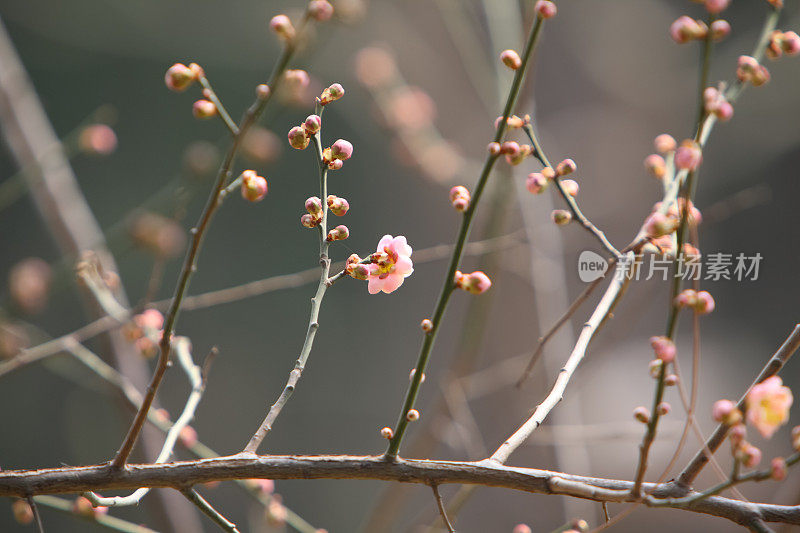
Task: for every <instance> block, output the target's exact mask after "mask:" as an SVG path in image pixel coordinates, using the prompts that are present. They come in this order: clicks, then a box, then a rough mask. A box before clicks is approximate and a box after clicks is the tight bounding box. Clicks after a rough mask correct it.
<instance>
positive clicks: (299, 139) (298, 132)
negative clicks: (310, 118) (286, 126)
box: [288, 126, 311, 150]
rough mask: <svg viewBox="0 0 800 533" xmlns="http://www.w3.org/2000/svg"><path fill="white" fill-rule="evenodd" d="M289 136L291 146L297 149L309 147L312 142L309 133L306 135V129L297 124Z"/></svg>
mask: <svg viewBox="0 0 800 533" xmlns="http://www.w3.org/2000/svg"><path fill="white" fill-rule="evenodd" d="M288 138H289V146H291V147H292V148H296V149H297V150H304V149H306V148H307V147H308V143H309V142H311V139H309V137H308V135H306V130H305V129H303V128H302V127H301V126H295V127H294V128H292V129H290V130H289V134H288Z"/></svg>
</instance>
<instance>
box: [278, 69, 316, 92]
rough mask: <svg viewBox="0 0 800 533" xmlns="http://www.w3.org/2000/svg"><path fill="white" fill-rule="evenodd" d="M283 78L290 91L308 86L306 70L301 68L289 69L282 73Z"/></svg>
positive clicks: (300, 89)
mask: <svg viewBox="0 0 800 533" xmlns="http://www.w3.org/2000/svg"><path fill="white" fill-rule="evenodd" d="M283 80H284V81H285V82H286V85H287V87H288V89H289V90H290V91H291V92H295V93H296V92H299V91H302V90H303V89H305V88H306V87H308V85H309V84H310V83H311V78H310V77H309V76H308V72H306V71H305V70H301V69H289V70H287V71H286V72H284V73H283Z"/></svg>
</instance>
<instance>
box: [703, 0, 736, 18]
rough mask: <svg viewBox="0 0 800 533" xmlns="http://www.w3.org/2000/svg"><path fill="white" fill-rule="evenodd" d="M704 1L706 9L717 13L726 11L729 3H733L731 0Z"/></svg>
mask: <svg viewBox="0 0 800 533" xmlns="http://www.w3.org/2000/svg"><path fill="white" fill-rule="evenodd" d="M703 3H704V4H705V7H706V11H708V12H709V13H712V14H714V15H716V14H718V13H721V12H723V11H725V10H726V9H727V8H728V4H730V3H731V0H705V2H703Z"/></svg>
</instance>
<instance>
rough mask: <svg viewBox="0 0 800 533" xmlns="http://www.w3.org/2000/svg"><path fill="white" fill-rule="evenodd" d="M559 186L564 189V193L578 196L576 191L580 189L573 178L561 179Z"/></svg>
mask: <svg viewBox="0 0 800 533" xmlns="http://www.w3.org/2000/svg"><path fill="white" fill-rule="evenodd" d="M561 187H562V188H563V189H564V192H565V193H567V194H568V195H570V196H572V197H573V198H575V197H576V196H578V191H580V186H579V185H578V182H577V181H575V180H561Z"/></svg>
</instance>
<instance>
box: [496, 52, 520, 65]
mask: <svg viewBox="0 0 800 533" xmlns="http://www.w3.org/2000/svg"><path fill="white" fill-rule="evenodd" d="M500 61H502V62H503V64H504V65H505V66H507V67H508V68H510V69H511V70H517V69H518V68H519V67H521V66H522V59H520V57H519V54H518V53H516V52H515V51H514V50H503V52H502V53H501V54H500Z"/></svg>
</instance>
